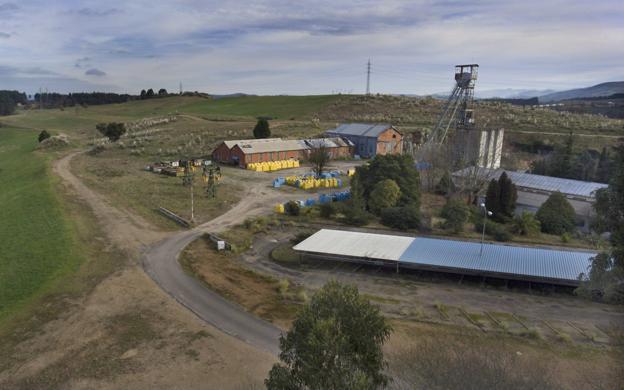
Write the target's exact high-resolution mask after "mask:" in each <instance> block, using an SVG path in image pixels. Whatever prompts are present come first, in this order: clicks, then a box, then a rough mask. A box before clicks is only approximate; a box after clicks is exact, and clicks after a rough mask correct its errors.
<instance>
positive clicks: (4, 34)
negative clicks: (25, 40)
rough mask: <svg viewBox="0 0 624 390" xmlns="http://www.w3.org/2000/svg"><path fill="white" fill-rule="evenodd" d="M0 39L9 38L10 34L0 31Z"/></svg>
mask: <svg viewBox="0 0 624 390" xmlns="http://www.w3.org/2000/svg"><path fill="white" fill-rule="evenodd" d="M0 38H11V34H9V33H5V32H2V31H0Z"/></svg>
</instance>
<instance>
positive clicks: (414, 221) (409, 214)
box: [381, 206, 420, 230]
mask: <svg viewBox="0 0 624 390" xmlns="http://www.w3.org/2000/svg"><path fill="white" fill-rule="evenodd" d="M381 223H382V224H384V225H386V226H389V227H391V228H394V229H399V230H407V229H416V228H418V227H419V226H420V213H419V211H418V209H417V208H416V207H414V206H406V207H389V208H386V209H383V210H381Z"/></svg>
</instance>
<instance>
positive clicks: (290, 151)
mask: <svg viewBox="0 0 624 390" xmlns="http://www.w3.org/2000/svg"><path fill="white" fill-rule="evenodd" d="M321 145H322V146H324V147H325V150H326V151H327V154H329V156H330V158H332V159H337V158H345V157H349V156H352V155H353V147H354V145H353V143H351V142H350V141H349V140H348V139H342V138H340V137H333V138H310V139H303V140H285V139H281V138H264V139H249V140H231V141H223V142H221V143H220V144H219V145H218V146H217V147H216V148H215V149H214V151H213V152H212V158H213V160H215V161H218V162H221V163H226V164H234V165H239V166H240V167H246V166H247V165H248V164H250V163H261V162H271V161H284V160H305V159H307V158H308V157H309V156H310V152H311V151H312V150H313V149H314V148H317V147H319V146H321Z"/></svg>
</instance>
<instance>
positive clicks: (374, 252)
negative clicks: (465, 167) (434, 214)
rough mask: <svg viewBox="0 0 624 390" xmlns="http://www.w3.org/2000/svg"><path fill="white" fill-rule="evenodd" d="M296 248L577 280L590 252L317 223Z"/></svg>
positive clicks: (454, 269) (466, 271) (325, 255)
mask: <svg viewBox="0 0 624 390" xmlns="http://www.w3.org/2000/svg"><path fill="white" fill-rule="evenodd" d="M293 249H294V250H295V251H297V252H299V253H300V254H303V255H306V256H309V257H313V258H316V259H328V260H337V261H346V262H355V263H364V264H375V265H387V266H391V267H393V268H394V267H397V268H398V267H400V268H409V269H417V270H427V271H436V272H446V273H454V274H463V275H477V276H483V277H496V278H501V279H511V280H523V281H528V282H540V283H549V284H557V285H564V286H578V285H579V277H580V276H581V274H586V273H587V272H588V271H589V267H590V265H591V258H592V257H594V256H595V255H596V253H594V252H583V251H569V250H555V249H544V248H534V247H523V246H512V245H502V244H491V243H486V244H484V245H483V251H481V244H480V243H478V242H470V241H459V240H447V239H438V238H428V237H408V236H398V235H387V234H376V233H362V232H353V231H343V230H331V229H321V230H319V231H318V232H316V233H315V234H313V235H312V236H310V237H308V238H307V239H306V240H304V241H302V242H300V243H299V244H297V245H296V246H295V247H294V248H293Z"/></svg>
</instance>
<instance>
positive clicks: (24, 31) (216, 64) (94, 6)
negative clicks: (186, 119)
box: [0, 0, 624, 94]
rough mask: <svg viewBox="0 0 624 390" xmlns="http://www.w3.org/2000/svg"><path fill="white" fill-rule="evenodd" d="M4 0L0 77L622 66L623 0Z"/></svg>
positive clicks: (448, 76) (573, 72)
mask: <svg viewBox="0 0 624 390" xmlns="http://www.w3.org/2000/svg"><path fill="white" fill-rule="evenodd" d="M3 1H4V0H0V89H19V90H26V91H28V92H34V91H36V90H38V89H39V87H43V88H47V89H48V90H50V91H53V90H54V91H59V92H68V91H91V90H99V91H113V92H128V93H138V91H139V90H140V89H141V88H150V87H151V88H155V89H158V88H161V87H164V88H167V89H168V90H173V91H177V90H178V84H179V83H180V82H182V83H183V85H184V89H185V90H199V91H204V92H210V93H233V92H247V93H257V94H322V93H335V92H346V93H349V92H352V93H362V92H364V89H365V86H366V62H367V60H368V59H369V58H370V59H371V62H372V67H371V68H372V74H371V89H372V91H373V92H381V93H406V94H425V93H434V92H441V91H447V90H449V89H450V88H451V86H452V72H453V65H454V64H456V63H479V64H480V74H479V81H478V84H477V87H478V89H482V90H488V89H504V88H518V89H568V88H573V87H580V86H588V85H592V84H596V83H599V82H603V81H616V80H624V49H623V48H624V5H623V4H624V3H622V1H621V0H593V1H588V0H568V1H563V0H561V1H558V0H523V1H505V0H482V1H470V2H469V1H454V0H442V1H426V0H424V1H399V0H315V1H292V0H258V1H239V0H221V1H208V0H207V1H194V0H184V1H177V2H165V1H153V0H151V1H142V0H132V1H127V0H107V1H75V0H55V1H49V0H41V1H38V0H34V1H29V0H20V1H12V2H11V1H10V2H3Z"/></svg>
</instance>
